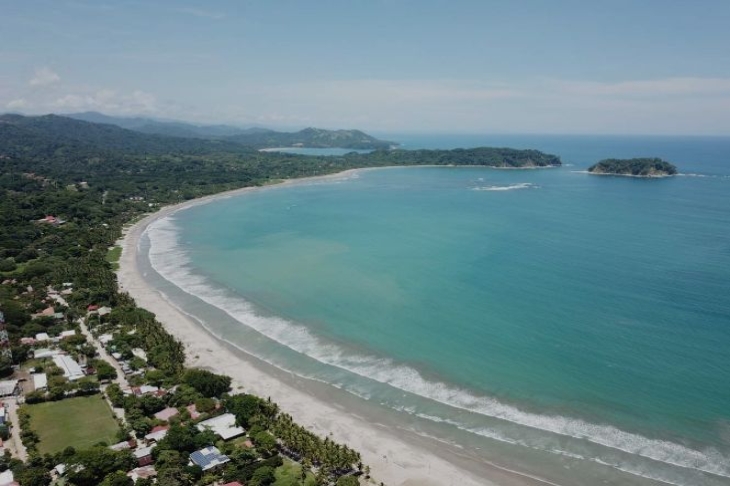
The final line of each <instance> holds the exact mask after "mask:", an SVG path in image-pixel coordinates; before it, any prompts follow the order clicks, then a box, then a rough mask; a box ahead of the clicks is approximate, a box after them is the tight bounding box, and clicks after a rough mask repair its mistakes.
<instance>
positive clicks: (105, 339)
mask: <svg viewBox="0 0 730 486" xmlns="http://www.w3.org/2000/svg"><path fill="white" fill-rule="evenodd" d="M112 339H114V336H112V335H111V334H102V335H101V336H99V342H100V343H101V344H103V345H104V346H106V345H107V344H109V341H111V340H112Z"/></svg>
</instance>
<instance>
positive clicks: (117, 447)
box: [109, 440, 137, 452]
mask: <svg viewBox="0 0 730 486" xmlns="http://www.w3.org/2000/svg"><path fill="white" fill-rule="evenodd" d="M136 446H137V441H136V440H123V441H122V442H117V443H116V444H112V445H110V446H109V449H111V450H113V451H117V452H119V451H126V450H127V449H132V448H134V447H136Z"/></svg>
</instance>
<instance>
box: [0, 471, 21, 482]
mask: <svg viewBox="0 0 730 486" xmlns="http://www.w3.org/2000/svg"><path fill="white" fill-rule="evenodd" d="M14 484H18V483H16V482H15V477H14V476H13V471H11V470H10V469H6V470H5V471H3V472H2V473H0V486H11V485H14Z"/></svg>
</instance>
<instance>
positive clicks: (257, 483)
mask: <svg viewBox="0 0 730 486" xmlns="http://www.w3.org/2000/svg"><path fill="white" fill-rule="evenodd" d="M274 481H276V476H274V468H273V467H271V466H264V467H260V468H258V469H256V471H254V473H253V477H252V478H251V481H250V482H249V484H250V485H251V486H268V485H269V484H273V483H274Z"/></svg>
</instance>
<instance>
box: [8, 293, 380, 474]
mask: <svg viewBox="0 0 730 486" xmlns="http://www.w3.org/2000/svg"><path fill="white" fill-rule="evenodd" d="M2 285H9V286H12V285H17V282H14V281H13V280H5V281H3V282H2ZM24 294H25V295H27V296H30V295H35V296H41V299H40V302H39V303H38V305H35V306H34V307H35V308H37V311H36V312H34V313H33V314H32V316H31V317H32V323H33V324H37V326H33V325H30V326H25V327H24V329H26V330H30V331H31V332H32V330H38V331H39V332H35V333H33V335H32V336H24V337H22V338H20V346H21V347H22V349H25V350H27V356H24V357H23V358H25V359H23V360H22V363H21V364H20V365H15V366H14V367H13V370H12V375H11V376H9V377H7V378H6V379H4V380H3V381H0V400H1V401H2V406H1V407H0V439H1V440H2V442H1V446H0V447H1V450H0V456H2V458H3V459H2V461H0V486H10V485H20V484H39V485H40V484H49V483H50V484H57V485H62V486H63V485H66V484H78V485H86V484H88V485H92V484H104V485H107V484H108V485H112V484H113V485H123V484H129V485H131V484H137V485H141V486H146V485H151V484H159V485H162V486H166V485H167V486H172V485H177V484H180V485H182V484H196V485H197V484H200V485H215V486H237V485H243V484H250V485H265V484H278V485H295V484H311V485H315V484H334V483H335V482H336V484H337V485H340V486H342V485H345V486H346V485H356V484H359V480H358V477H362V478H365V477H366V476H368V474H369V469H368V468H367V466H363V465H362V463H361V462H360V458H359V454H358V453H356V452H354V451H352V450H350V449H348V448H347V447H345V446H340V445H337V444H335V443H333V442H331V441H329V439H327V438H325V439H324V440H321V439H319V438H317V437H316V436H314V434H311V433H308V432H307V431H306V430H304V429H303V428H301V427H299V426H297V425H296V424H294V423H293V421H292V420H291V417H288V416H287V415H286V414H282V413H280V412H279V410H278V407H277V406H276V404H274V403H271V402H270V401H268V400H263V399H261V398H258V397H254V396H253V395H246V394H231V390H230V378H228V377H225V376H221V375H215V374H214V373H210V372H208V371H205V370H196V369H186V370H184V371H183V372H182V374H181V375H180V376H179V378H175V377H174V376H171V373H170V372H169V370H161V369H158V368H156V367H155V366H154V365H153V364H152V363H151V360H150V359H149V357H148V350H149V349H150V347H154V346H155V342H154V339H150V336H149V334H147V335H144V336H143V333H142V332H140V328H141V326H142V325H143V323H142V321H144V318H139V316H137V318H135V317H134V316H130V314H129V313H128V312H127V311H128V309H127V311H124V310H121V309H119V310H117V309H114V308H112V307H110V306H100V305H96V304H88V305H86V307H85V308H83V311H82V312H79V311H78V306H76V309H74V305H73V304H69V302H68V301H67V299H69V300H73V298H74V297H75V295H76V294H74V288H73V284H72V283H69V282H65V283H61V284H60V285H57V286H55V287H54V286H47V287H46V288H45V289H42V290H41V291H39V290H36V289H33V288H31V287H28V288H27V289H25V290H24ZM41 329H43V330H41ZM26 332H28V331H26ZM157 351H159V349H158V350H157ZM0 352H2V353H3V355H4V356H5V357H6V358H10V359H12V357H11V356H10V355H11V353H12V351H11V347H10V343H9V339H8V332H7V330H6V321H5V316H4V314H2V313H1V312H0ZM17 358H18V357H17V356H16V357H15V359H14V361H16V362H17V361H18V359H17ZM14 461H15V463H16V464H17V462H18V461H22V462H23V463H26V464H29V465H31V466H32V468H26V469H24V470H23V472H22V473H21V474H27V473H28V472H29V471H33V474H36V475H39V477H42V478H45V479H40V480H39V481H37V482H33V481H29V480H28V477H27V476H25V477H24V478H23V479H24V480H23V481H20V482H19V481H18V478H16V477H15V475H14V472H13V470H14V469H15V470H16V471H17V470H18V469H17V468H13V467H12V466H13V464H14Z"/></svg>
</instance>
